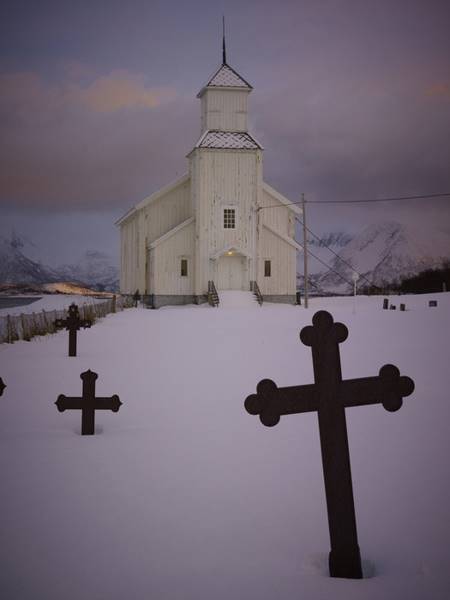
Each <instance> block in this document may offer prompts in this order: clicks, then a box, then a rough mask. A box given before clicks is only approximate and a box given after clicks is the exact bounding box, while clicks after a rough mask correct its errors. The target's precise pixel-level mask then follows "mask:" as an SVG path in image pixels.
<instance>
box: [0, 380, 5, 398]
mask: <svg viewBox="0 0 450 600" xmlns="http://www.w3.org/2000/svg"><path fill="white" fill-rule="evenodd" d="M5 387H6V384H5V383H3V379H2V378H1V377H0V396H2V395H3V391H4V389H5Z"/></svg>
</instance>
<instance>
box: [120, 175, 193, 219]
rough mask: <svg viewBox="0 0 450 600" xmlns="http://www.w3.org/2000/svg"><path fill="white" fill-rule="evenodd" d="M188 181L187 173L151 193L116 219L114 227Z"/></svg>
mask: <svg viewBox="0 0 450 600" xmlns="http://www.w3.org/2000/svg"><path fill="white" fill-rule="evenodd" d="M189 179H190V176H189V173H185V174H184V175H182V177H179V178H178V179H177V180H176V181H172V182H171V183H169V184H168V185H166V186H164V187H163V188H161V189H160V190H157V191H156V192H153V194H151V195H150V196H147V198H144V200H142V201H141V202H139V204H136V206H133V208H130V209H129V210H128V211H127V212H126V213H125V214H124V215H123V216H122V217H120V219H118V220H117V221H116V222H115V225H116V226H119V225H121V224H122V223H124V222H125V221H126V220H127V219H128V218H129V217H131V216H132V215H133V214H134V213H135V212H136V211H138V210H140V209H141V208H144V207H145V206H147V205H148V204H150V203H151V202H153V201H154V200H157V199H158V198H161V196H164V194H168V193H169V192H170V191H172V190H174V189H175V188H177V187H178V186H179V185H183V184H185V183H187V182H188V181H189Z"/></svg>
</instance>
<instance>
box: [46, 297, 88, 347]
mask: <svg viewBox="0 0 450 600" xmlns="http://www.w3.org/2000/svg"><path fill="white" fill-rule="evenodd" d="M91 325H92V321H90V320H89V319H80V315H79V313H78V306H77V305H76V304H73V303H72V304H71V305H70V306H69V316H68V317H67V319H56V321H55V327H56V328H61V327H65V328H66V329H67V330H68V331H69V356H76V355H77V331H78V330H79V329H80V327H90V326H91Z"/></svg>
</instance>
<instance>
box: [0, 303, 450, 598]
mask: <svg viewBox="0 0 450 600" xmlns="http://www.w3.org/2000/svg"><path fill="white" fill-rule="evenodd" d="M430 298H435V299H437V300H438V306H437V308H428V306H427V304H428V299H430ZM391 301H393V302H394V303H396V304H397V305H398V304H399V302H406V304H407V308H408V309H409V310H407V311H406V312H399V311H398V309H397V310H396V311H383V310H382V309H381V305H382V298H381V297H372V298H358V299H357V304H356V310H355V309H354V306H353V299H352V298H326V299H316V298H313V299H312V300H311V307H310V308H309V309H308V310H305V309H304V308H303V307H293V306H279V305H264V306H263V307H262V308H260V307H259V306H257V305H253V306H250V307H248V308H244V307H230V308H225V307H221V308H218V309H212V308H210V307H207V306H199V307H180V308H175V307H171V308H164V309H159V310H145V309H140V308H139V309H130V310H127V311H124V312H121V313H118V314H115V315H109V316H108V317H107V318H105V319H103V320H102V321H100V322H99V323H98V324H96V325H95V326H94V327H92V329H89V330H86V331H84V330H83V331H81V332H80V333H79V337H78V352H79V356H78V357H76V358H68V357H67V332H61V333H58V334H56V335H53V336H48V337H45V338H38V339H35V340H33V341H31V342H17V343H15V344H13V345H7V344H3V345H1V346H0V376H1V377H3V379H4V381H5V383H6V384H7V386H8V387H7V388H6V390H5V392H4V394H3V396H2V398H1V399H0V412H1V418H0V428H1V432H0V445H1V448H0V469H1V473H2V490H1V494H0V515H1V521H2V531H1V543H0V548H1V550H0V565H1V568H0V595H1V597H2V598H5V600H37V599H41V598H42V599H44V600H61V599H64V600H72V599H74V600H75V599H76V600H79V599H81V598H85V599H86V600H116V599H120V600H124V599H127V600H225V599H226V600H230V599H236V600H293V599H294V598H301V599H304V600H316V599H333V600H349V599H364V600H365V599H370V600H390V599H395V600H403V599H407V600H419V599H420V600H444V599H447V598H448V597H450V545H449V541H450V515H449V507H450V482H449V468H448V460H449V455H450V454H449V451H450V427H449V422H450V401H449V400H450V399H449V392H448V389H449V356H450V336H449V335H448V332H449V327H450V294H449V293H447V294H436V295H432V296H431V295H424V296H415V297H412V296H411V297H410V296H402V297H401V298H391ZM318 309H327V310H329V311H330V312H331V313H332V315H333V317H334V318H335V320H338V321H342V322H344V323H345V324H346V325H347V326H348V328H349V337H348V339H347V340H346V341H345V342H344V343H343V344H341V346H340V347H341V361H342V371H343V377H344V379H348V378H353V377H363V376H370V375H376V374H377V373H378V370H379V368H380V367H381V366H382V365H383V364H385V363H393V364H395V365H397V366H398V367H399V369H400V371H401V373H402V374H404V375H409V376H410V377H412V378H413V380H414V382H415V386H416V387H415V391H414V393H413V395H412V396H410V397H408V398H406V399H405V400H404V404H403V407H402V408H401V409H400V410H399V411H398V412H395V413H389V412H387V411H385V410H384V409H383V408H382V406H381V405H375V406H367V407H357V408H351V409H348V410H347V423H348V432H349V443H350V454H351V461H352V474H353V483H354V493H355V504H356V513H357V522H358V533H359V543H360V548H361V554H362V558H363V563H364V569H365V572H366V574H367V575H371V576H370V577H367V578H365V579H363V580H359V581H355V580H342V579H331V578H329V577H328V576H327V567H326V563H327V553H328V550H329V539H328V527H327V517H326V508H325V493H324V487H323V479H322V465H321V457H320V446H319V433H318V426H317V417H316V416H315V415H314V414H312V413H311V414H301V415H291V416H285V417H282V418H281V422H280V423H279V424H278V425H277V426H276V427H274V428H265V427H264V426H263V425H261V423H260V422H259V419H258V418H257V417H252V416H250V415H249V414H247V413H246V412H245V410H244V400H245V398H246V396H247V395H248V394H251V393H254V391H255V387H256V384H257V383H258V381H259V380H260V379H263V378H266V377H270V378H272V379H273V380H274V381H276V382H277V384H278V385H280V386H281V385H297V384H304V383H311V382H312V381H313V371H312V360H311V351H310V348H307V347H306V346H304V345H303V344H302V343H301V342H300V340H299V335H298V334H299V331H300V329H301V328H302V327H303V326H305V325H307V324H310V323H311V318H312V315H313V314H314V312H315V311H316V310H318ZM87 369H92V370H93V371H96V372H97V373H98V374H99V379H98V381H97V393H98V394H99V395H102V396H109V395H111V394H118V395H119V396H120V399H121V401H122V402H123V406H122V407H121V409H120V411H119V413H117V414H115V413H111V412H109V411H98V412H97V416H96V428H97V434H96V435H95V436H92V437H88V436H83V437H82V436H81V435H80V425H81V417H80V414H79V411H66V412H64V413H62V414H61V413H59V412H58V411H57V409H56V407H55V405H54V402H55V400H56V398H57V396H58V394H61V393H63V394H66V395H71V396H79V395H80V393H81V380H80V377H79V376H80V373H81V372H83V371H85V370H87Z"/></svg>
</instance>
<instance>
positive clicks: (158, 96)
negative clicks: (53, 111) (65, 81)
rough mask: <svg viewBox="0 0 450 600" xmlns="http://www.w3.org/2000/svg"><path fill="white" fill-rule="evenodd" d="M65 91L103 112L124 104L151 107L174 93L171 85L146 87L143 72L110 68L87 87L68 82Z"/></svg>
mask: <svg viewBox="0 0 450 600" xmlns="http://www.w3.org/2000/svg"><path fill="white" fill-rule="evenodd" d="M68 94H69V98H70V100H75V101H77V100H78V101H80V102H81V103H83V104H84V105H86V106H87V107H88V108H90V109H91V110H94V111H97V112H107V113H109V112H114V111H116V110H121V109H126V108H129V109H134V108H155V107H156V106H159V105H160V104H162V103H164V102H166V101H169V100H173V99H174V97H175V95H176V93H175V90H174V89H173V88H168V87H167V88H163V87H161V88H159V87H155V88H147V87H146V86H145V80H144V76H142V75H134V74H130V73H128V72H127V71H113V72H112V73H110V74H109V75H106V76H103V77H99V78H98V79H96V80H95V81H93V82H92V83H91V84H90V85H88V86H87V87H81V86H78V85H72V86H70V87H69V90H68Z"/></svg>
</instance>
